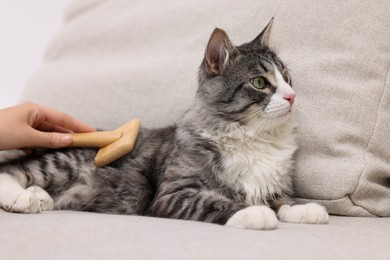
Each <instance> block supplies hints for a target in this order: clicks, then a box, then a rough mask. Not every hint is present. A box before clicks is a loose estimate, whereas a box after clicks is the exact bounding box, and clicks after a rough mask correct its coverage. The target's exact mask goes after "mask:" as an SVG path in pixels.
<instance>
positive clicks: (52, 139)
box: [30, 131, 73, 148]
mask: <svg viewBox="0 0 390 260" xmlns="http://www.w3.org/2000/svg"><path fill="white" fill-rule="evenodd" d="M34 132H35V134H34V136H31V141H30V142H31V145H32V146H34V147H42V148H61V147H65V146H68V145H70V144H71V143H72V141H73V139H72V136H70V135H69V134H60V133H53V132H40V131H34Z"/></svg>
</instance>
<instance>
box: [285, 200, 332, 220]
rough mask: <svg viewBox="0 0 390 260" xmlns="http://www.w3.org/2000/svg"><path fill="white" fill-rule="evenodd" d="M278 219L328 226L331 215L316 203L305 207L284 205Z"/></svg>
mask: <svg viewBox="0 0 390 260" xmlns="http://www.w3.org/2000/svg"><path fill="white" fill-rule="evenodd" d="M278 218H279V220H280V221H283V222H290V223H305V224H326V223H328V220H329V215H328V213H327V212H326V209H325V208H324V207H322V206H320V205H318V204H316V203H309V204H304V205H295V206H292V207H291V206H289V205H283V206H282V207H281V208H280V209H279V211H278Z"/></svg>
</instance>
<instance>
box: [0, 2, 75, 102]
mask: <svg viewBox="0 0 390 260" xmlns="http://www.w3.org/2000/svg"><path fill="white" fill-rule="evenodd" d="M69 2H70V0H34V1H29V0H0V108H4V107H7V106H11V105H15V104H17V103H18V100H19V96H20V93H21V91H22V89H23V87H24V86H25V84H26V82H27V81H28V80H29V78H30V77H31V76H32V75H33V73H34V72H35V71H36V70H37V69H38V68H39V66H40V64H41V61H42V58H43V55H44V51H45V49H46V47H47V45H48V44H49V42H50V40H51V38H52V37H53V35H54V34H55V33H56V32H57V30H58V29H59V27H60V26H61V23H62V16H63V11H64V9H65V7H66V5H67V4H68V3H69Z"/></svg>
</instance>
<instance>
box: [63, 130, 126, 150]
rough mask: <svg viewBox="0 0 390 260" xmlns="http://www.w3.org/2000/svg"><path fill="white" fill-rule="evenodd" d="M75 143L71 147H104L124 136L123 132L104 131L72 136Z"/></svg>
mask: <svg viewBox="0 0 390 260" xmlns="http://www.w3.org/2000/svg"><path fill="white" fill-rule="evenodd" d="M71 136H72V138H73V142H72V144H71V145H70V147H99V148H101V147H104V146H107V145H109V144H111V143H113V142H115V141H116V140H118V139H119V138H120V137H121V136H122V132H121V131H102V132H92V133H77V134H71Z"/></svg>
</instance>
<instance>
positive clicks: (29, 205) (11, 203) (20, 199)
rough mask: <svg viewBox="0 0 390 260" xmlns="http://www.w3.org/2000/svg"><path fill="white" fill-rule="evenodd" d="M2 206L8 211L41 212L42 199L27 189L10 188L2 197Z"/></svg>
mask: <svg viewBox="0 0 390 260" xmlns="http://www.w3.org/2000/svg"><path fill="white" fill-rule="evenodd" d="M1 204H2V207H3V208H4V209H5V210H6V211H8V212H15V213H39V212H41V206H40V201H39V198H38V197H37V196H35V194H34V193H32V192H31V191H28V190H25V189H16V190H9V191H7V193H6V194H4V195H3V196H2V197H1Z"/></svg>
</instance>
